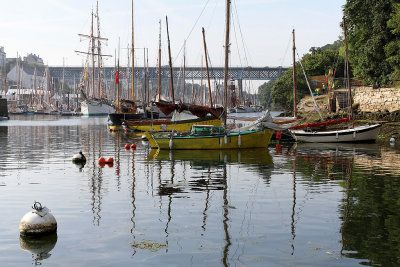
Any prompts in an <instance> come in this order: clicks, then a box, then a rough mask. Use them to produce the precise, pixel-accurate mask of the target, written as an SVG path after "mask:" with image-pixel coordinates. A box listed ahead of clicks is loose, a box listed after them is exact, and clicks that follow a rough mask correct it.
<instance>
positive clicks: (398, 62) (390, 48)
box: [385, 4, 400, 80]
mask: <svg viewBox="0 0 400 267" xmlns="http://www.w3.org/2000/svg"><path fill="white" fill-rule="evenodd" d="M393 7H394V12H393V13H392V16H391V18H390V19H389V20H388V22H387V26H388V28H389V29H390V30H391V33H392V34H393V35H395V36H396V38H395V39H394V40H392V41H390V42H389V43H388V44H387V45H386V46H385V53H386V61H387V62H388V63H389V64H390V65H391V66H392V67H393V68H394V71H393V72H392V74H391V76H390V78H391V79H392V80H400V38H399V37H400V4H394V6H393Z"/></svg>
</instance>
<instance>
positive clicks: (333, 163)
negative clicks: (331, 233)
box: [288, 144, 400, 266]
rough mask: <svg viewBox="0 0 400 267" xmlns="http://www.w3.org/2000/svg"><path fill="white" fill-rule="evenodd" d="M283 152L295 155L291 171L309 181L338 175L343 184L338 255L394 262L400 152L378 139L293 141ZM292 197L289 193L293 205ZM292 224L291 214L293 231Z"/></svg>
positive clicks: (397, 258) (399, 233) (399, 238)
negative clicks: (367, 141) (365, 141)
mask: <svg viewBox="0 0 400 267" xmlns="http://www.w3.org/2000/svg"><path fill="white" fill-rule="evenodd" d="M288 151H290V152H291V153H292V154H293V155H294V162H295V172H294V173H296V172H297V173H301V175H302V177H303V180H306V181H308V182H309V186H312V183H320V184H324V183H326V184H328V183H330V182H332V181H335V180H337V181H336V182H337V183H338V184H339V185H340V186H341V187H342V188H343V190H342V192H343V198H342V200H341V202H340V203H339V207H338V212H339V214H340V215H339V216H340V220H341V227H340V230H339V232H340V235H341V249H340V256H343V257H348V258H353V259H358V260H360V262H359V263H360V264H362V265H374V266H375V265H376V266H399V265H400V254H399V253H398V252H399V251H400V230H399V229H400V213H399V211H400V202H399V201H398V200H399V199H400V153H399V151H396V150H394V149H391V148H389V147H385V146H379V145H378V144H295V145H294V146H293V147H291V148H288ZM294 181H295V178H294ZM295 184H296V183H295V182H294V192H295V189H296V187H295ZM295 199H296V198H295V193H294V204H293V207H295ZM293 214H294V211H293ZM293 225H294V220H293V219H292V233H293V232H294V229H295V227H293ZM294 236H295V235H294V234H293V240H294Z"/></svg>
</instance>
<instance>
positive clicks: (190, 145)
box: [146, 0, 283, 150]
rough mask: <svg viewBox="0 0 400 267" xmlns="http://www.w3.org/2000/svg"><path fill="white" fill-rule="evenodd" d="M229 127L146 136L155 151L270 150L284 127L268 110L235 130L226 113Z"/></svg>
mask: <svg viewBox="0 0 400 267" xmlns="http://www.w3.org/2000/svg"><path fill="white" fill-rule="evenodd" d="M230 4H231V1H230V0H227V1H226V39H225V75H224V111H226V110H227V102H228V101H227V100H228V95H227V89H228V60H229V46H230V44H229V24H230V23H229V21H230ZM223 115H224V123H225V127H217V126H205V125H193V126H192V127H191V131H190V133H183V134H182V133H181V134H178V133H166V134H158V135H152V134H150V133H149V132H146V137H147V139H148V140H149V142H150V145H151V147H152V148H159V149H161V150H163V149H203V150H206V149H238V148H240V149H245V148H262V147H264V148H265V147H267V146H268V144H269V142H270V140H271V136H272V134H273V132H274V130H277V129H279V130H282V129H283V128H282V126H278V125H277V124H275V123H273V122H272V117H271V115H270V113H269V112H268V111H267V112H266V113H265V114H264V116H263V117H261V118H259V119H258V120H257V121H255V122H254V123H253V124H251V125H249V126H246V127H242V128H239V129H235V130H227V128H226V125H227V124H226V112H224V114H223Z"/></svg>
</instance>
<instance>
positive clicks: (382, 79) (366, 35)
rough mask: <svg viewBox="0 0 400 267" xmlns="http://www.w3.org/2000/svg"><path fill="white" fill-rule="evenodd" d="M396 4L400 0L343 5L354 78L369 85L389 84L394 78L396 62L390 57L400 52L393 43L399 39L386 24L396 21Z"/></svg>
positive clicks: (366, 0)
mask: <svg viewBox="0 0 400 267" xmlns="http://www.w3.org/2000/svg"><path fill="white" fill-rule="evenodd" d="M395 3H399V0H347V2H346V4H345V5H344V10H343V12H344V15H345V18H346V26H347V36H348V46H349V61H350V63H351V64H352V66H353V71H354V75H355V76H357V77H362V78H364V80H365V82H366V83H369V84H375V83H382V84H386V83H388V82H389V80H390V77H391V76H392V75H393V72H394V67H393V64H395V62H396V60H395V59H393V58H392V59H389V60H387V59H388V58H387V57H388V56H389V58H390V57H391V56H392V55H394V54H395V53H398V52H399V51H400V50H399V46H398V45H397V44H393V43H392V41H394V40H396V36H395V34H393V33H392V31H391V29H390V28H389V27H388V25H387V23H388V20H389V19H391V18H393V14H394V13H395V8H394V4H395Z"/></svg>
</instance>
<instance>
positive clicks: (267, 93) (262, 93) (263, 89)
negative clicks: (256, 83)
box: [258, 81, 274, 108]
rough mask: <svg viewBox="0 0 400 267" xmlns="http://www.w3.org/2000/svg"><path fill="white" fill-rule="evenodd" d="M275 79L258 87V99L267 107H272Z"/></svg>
mask: <svg viewBox="0 0 400 267" xmlns="http://www.w3.org/2000/svg"><path fill="white" fill-rule="evenodd" d="M273 86H274V81H269V82H266V83H264V84H262V85H260V87H258V100H259V101H260V103H261V105H263V106H264V107H266V108H271V107H272V102H273V101H272V87H273Z"/></svg>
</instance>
